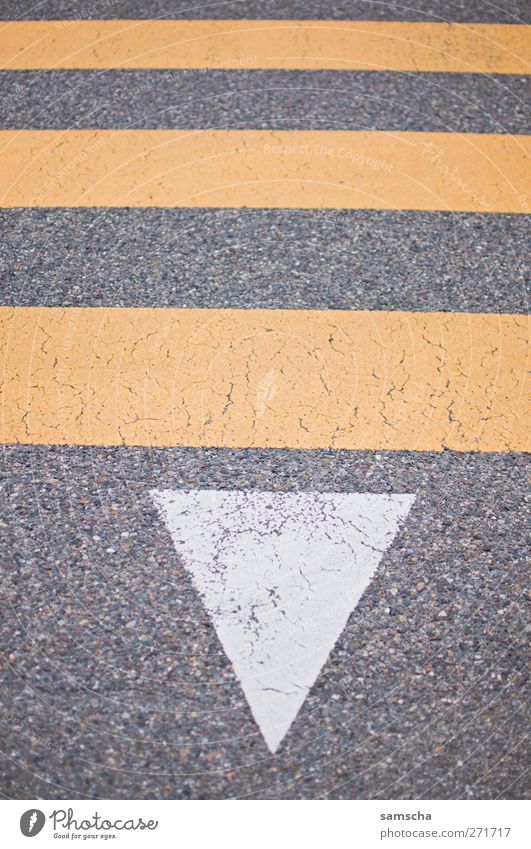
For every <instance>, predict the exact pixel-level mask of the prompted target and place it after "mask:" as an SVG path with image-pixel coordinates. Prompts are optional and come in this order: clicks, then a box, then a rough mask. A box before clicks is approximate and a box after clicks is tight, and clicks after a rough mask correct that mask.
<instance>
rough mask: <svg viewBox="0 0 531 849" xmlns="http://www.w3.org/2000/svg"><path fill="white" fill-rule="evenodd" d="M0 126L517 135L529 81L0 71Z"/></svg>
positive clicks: (523, 126) (525, 128)
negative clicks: (387, 131) (381, 131)
mask: <svg viewBox="0 0 531 849" xmlns="http://www.w3.org/2000/svg"><path fill="white" fill-rule="evenodd" d="M0 89H1V91H2V99H1V102H0V128H1V129H20V128H25V129H65V128H76V129H114V128H116V129H124V128H127V129H133V128H148V129H149V128H154V129H160V128H162V129H168V128H169V129H171V128H181V127H184V128H186V129H190V128H193V129H212V128H224V129H246V128H250V129H255V130H267V129H274V130H297V129H301V130H304V129H306V130H333V129H335V130H413V131H417V132H419V131H424V132H460V133H515V134H518V133H526V132H529V129H530V119H529V80H528V79H527V78H526V77H523V76H517V75H511V74H501V75H492V76H485V75H482V74H413V73H395V72H393V73H387V72H376V73H375V72H370V71H363V72H350V71H209V72H208V73H207V72H205V71H198V70H193V71H187V70H185V71H16V72H13V71H3V72H1V71H0Z"/></svg>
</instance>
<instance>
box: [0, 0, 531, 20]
mask: <svg viewBox="0 0 531 849" xmlns="http://www.w3.org/2000/svg"><path fill="white" fill-rule="evenodd" d="M159 17H160V18H195V19H200V18H201V19H202V18H228V19H233V20H235V19H238V18H240V19H242V18H243V19H245V18H259V19H263V18H285V19H288V20H289V19H290V18H294V19H296V18H306V19H312V18H315V19H325V20H326V19H331V20H342V19H343V20H368V21H372V20H376V21H377V20H384V21H469V22H477V23H508V24H512V23H522V22H524V23H529V22H530V20H531V9H530V8H529V4H528V3H527V2H526V0H504V2H503V5H502V4H501V3H493V2H489V0H446V2H445V3H441V2H440V0H409V2H407V3H406V2H400V3H398V2H391V0H335V2H334V3H330V2H329V0H225V2H223V0H206V2H199V0H198V2H193V0H184V2H183V0H149V2H147V0H4V2H3V3H2V18H3V19H4V20H17V19H21V20H24V19H25V20H46V19H48V18H49V19H56V20H57V19H59V20H60V19H61V18H64V19H68V18H78V19H81V20H83V19H87V20H89V19H94V18H159Z"/></svg>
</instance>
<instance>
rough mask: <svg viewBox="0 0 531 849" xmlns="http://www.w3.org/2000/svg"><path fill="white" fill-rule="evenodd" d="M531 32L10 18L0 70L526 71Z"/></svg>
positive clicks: (482, 27)
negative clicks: (22, 19)
mask: <svg viewBox="0 0 531 849" xmlns="http://www.w3.org/2000/svg"><path fill="white" fill-rule="evenodd" d="M530 30H531V28H530V27H528V26H524V25H515V24H446V23H391V22H386V21H379V22H373V21H300V20H299V21H256V20H254V21H253V20H249V21H223V20H220V21H131V20H125V21H14V22H9V23H7V22H6V23H5V24H4V26H3V28H2V31H1V34H2V37H1V39H0V67H2V68H4V69H10V70H27V69H31V68H262V69H267V68H283V69H287V70H291V69H299V70H307V69H308V70H311V69H337V70H347V69H349V70H391V71H454V72H468V73H471V72H476V73H489V74H492V73H497V74H525V73H529V71H530V37H529V33H530Z"/></svg>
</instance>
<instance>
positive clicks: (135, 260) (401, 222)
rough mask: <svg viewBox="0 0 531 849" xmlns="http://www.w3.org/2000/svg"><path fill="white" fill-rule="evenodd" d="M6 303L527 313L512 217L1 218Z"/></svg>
mask: <svg viewBox="0 0 531 849" xmlns="http://www.w3.org/2000/svg"><path fill="white" fill-rule="evenodd" d="M0 228H1V232H2V239H1V240H0V281H1V283H2V286H3V292H4V293H3V298H2V301H3V303H4V304H6V305H13V306H16V305H28V306H31V305H33V306H38V305H47V306H159V307H164V306H177V307H212V308H213V307H219V308H223V307H241V308H245V307H247V308H251V307H255V308H258V307H264V308H268V307H269V308H272V309H274V308H284V309H304V308H307V309H403V310H435V311H447V310H454V311H462V312H514V313H522V312H526V311H527V310H528V307H529V267H530V265H529V253H530V250H529V238H528V236H529V228H528V222H527V221H526V218H525V217H524V216H521V215H489V214H488V213H477V214H469V213H466V214H455V213H454V214H452V213H438V212H435V213H430V212H390V211H379V210H376V211H348V210H337V211H336V210H305V211H299V210H269V209H248V210H244V211H242V210H230V209H229V210H212V209H210V210H208V209H110V210H106V209H75V210H74V209H68V210H63V209H32V210H19V209H10V210H0Z"/></svg>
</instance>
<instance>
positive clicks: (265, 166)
mask: <svg viewBox="0 0 531 849" xmlns="http://www.w3.org/2000/svg"><path fill="white" fill-rule="evenodd" d="M530 153H531V136H517V137H514V136H506V135H501V134H452V133H422V132H363V131H360V132H350V131H342V130H341V131H340V130H338V131H335V130H308V131H306V130H284V131H269V130H267V131H266V130H197V131H193V130H189V131H186V130H97V131H91V130H68V131H61V130H26V131H11V130H4V131H0V155H1V158H2V166H3V167H2V172H1V174H0V206H2V207H21V206H23V207H64V206H67V207H125V206H127V207H157V206H158V207H218V208H221V207H223V208H231V207H261V208H290V209H315V208H327V209H336V208H342V209H411V210H441V211H461V212H466V211H471V212H476V211H478V212H513V213H524V212H525V211H526V210H527V208H528V207H527V204H526V202H525V198H524V195H523V188H522V187H524V188H525V187H526V186H527V185H529V183H530V181H531V166H530V162H531V157H530Z"/></svg>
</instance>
